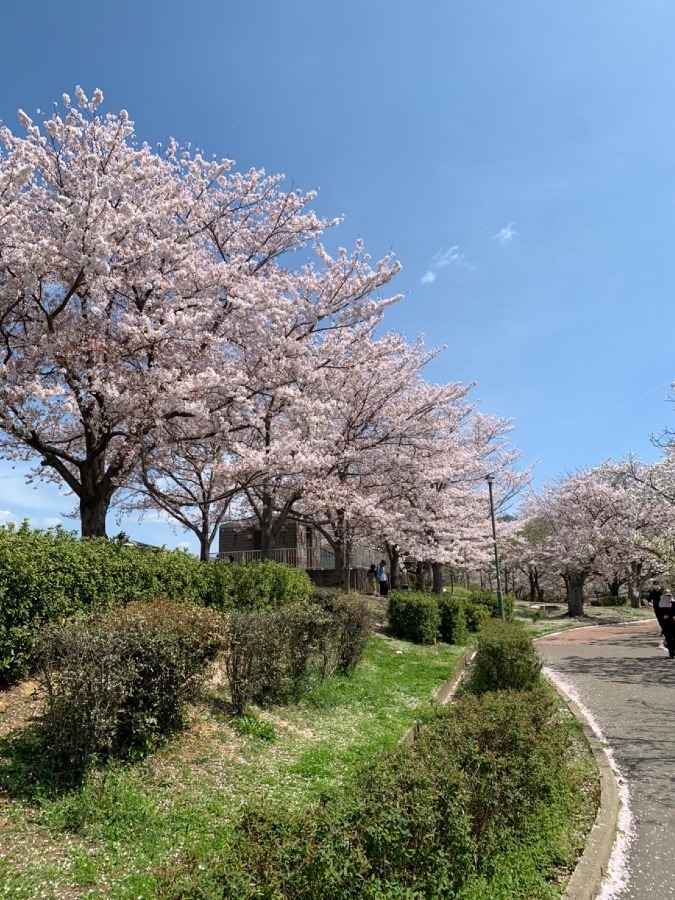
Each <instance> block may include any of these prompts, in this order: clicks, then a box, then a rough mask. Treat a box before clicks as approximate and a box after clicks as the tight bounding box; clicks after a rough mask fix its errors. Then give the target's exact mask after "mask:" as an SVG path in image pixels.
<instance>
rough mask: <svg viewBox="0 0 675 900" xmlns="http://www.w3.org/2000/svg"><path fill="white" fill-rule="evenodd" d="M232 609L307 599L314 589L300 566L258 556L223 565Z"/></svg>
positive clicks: (270, 606)
mask: <svg viewBox="0 0 675 900" xmlns="http://www.w3.org/2000/svg"><path fill="white" fill-rule="evenodd" d="M226 568H227V569H228V572H229V577H230V579H231V588H230V589H231V594H232V604H233V606H234V607H235V609H241V610H245V609H278V608H279V607H281V606H288V605H290V604H293V603H301V602H303V601H305V600H308V599H309V598H310V597H311V595H312V592H313V590H314V585H313V584H312V582H311V580H310V578H309V575H308V574H307V573H306V572H304V571H303V570H302V569H297V568H295V567H294V566H287V565H285V564H284V563H275V562H271V561H270V560H260V561H258V562H250V563H234V564H231V565H228V566H226Z"/></svg>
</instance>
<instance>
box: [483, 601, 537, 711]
mask: <svg viewBox="0 0 675 900" xmlns="http://www.w3.org/2000/svg"><path fill="white" fill-rule="evenodd" d="M540 671H541V662H540V661H539V657H538V656H537V652H536V650H535V649H534V644H533V643H532V638H531V637H530V635H529V634H528V632H527V631H525V629H524V628H523V627H522V626H521V625H520V624H519V623H511V622H501V621H500V620H499V619H492V620H490V621H489V622H487V623H486V624H485V625H483V627H482V629H481V630H480V632H479V634H478V651H477V653H476V658H475V660H474V662H473V666H472V669H471V679H470V687H471V690H472V691H474V692H475V693H484V692H486V691H504V690H515V691H528V690H531V689H532V688H533V687H534V686H535V685H536V684H537V682H538V680H539V673H540Z"/></svg>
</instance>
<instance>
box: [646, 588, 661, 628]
mask: <svg viewBox="0 0 675 900" xmlns="http://www.w3.org/2000/svg"><path fill="white" fill-rule="evenodd" d="M662 593H663V588H662V587H661V586H660V585H659V583H658V581H657V580H656V578H655V579H654V580H653V581H652V589H651V590H650V592H649V593H648V594H647V600H649V602H650V603H651V605H652V607H653V609H654V615H655V616H656V618H657V619H658V621H659V625H660V624H661V617H662V613H661V608H660V607H659V600H660V599H661V594H662Z"/></svg>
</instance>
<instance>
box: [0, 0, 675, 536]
mask: <svg viewBox="0 0 675 900" xmlns="http://www.w3.org/2000/svg"><path fill="white" fill-rule="evenodd" d="M98 6H99V5H98V4H92V3H84V2H81V0H66V3H62V4H53V3H47V2H44V0H37V2H36V0H33V2H31V3H30V4H28V3H24V4H19V3H12V4H7V7H8V8H7V9H6V10H3V28H2V39H1V40H2V53H1V54H0V85H2V88H1V89H0V119H2V120H3V121H4V122H5V123H6V124H8V125H10V126H12V127H14V125H15V123H16V110H17V108H18V107H23V108H24V109H26V111H28V112H29V113H30V114H33V112H34V111H35V110H36V109H37V108H38V107H39V108H42V109H47V108H49V104H50V102H51V101H53V100H56V99H58V98H59V97H60V96H61V94H62V93H63V92H64V91H68V92H69V93H72V92H73V89H74V87H75V85H76V84H81V85H82V86H83V87H84V89H85V91H87V92H88V93H91V92H92V91H93V89H94V88H95V87H100V88H101V89H102V90H103V91H104V93H105V95H106V107H108V108H112V109H119V108H121V107H124V108H126V109H128V110H129V111H130V113H131V115H132V117H133V118H134V119H135V121H136V124H137V130H138V132H139V134H140V136H141V137H142V138H144V139H147V140H149V141H151V142H155V141H165V140H166V139H167V137H168V136H173V137H176V138H177V139H178V140H180V141H182V142H187V141H190V142H192V144H193V145H198V146H199V147H200V148H202V149H203V150H204V151H207V152H209V153H215V154H216V155H218V156H229V157H232V158H234V159H236V160H237V163H238V166H239V167H242V168H248V167H250V166H263V167H265V168H266V169H267V171H269V172H284V173H285V174H286V175H287V176H288V177H289V178H290V179H292V180H293V181H294V182H295V184H296V185H297V186H299V187H300V188H303V189H309V188H318V189H319V190H320V194H319V198H318V201H317V204H316V206H317V208H318V209H319V211H320V212H322V213H325V214H328V215H331V216H333V215H338V214H344V216H345V217H346V218H345V222H344V224H343V225H342V226H341V227H340V229H339V239H340V243H341V244H346V245H347V246H349V245H350V244H351V243H353V240H354V239H355V238H356V237H357V236H361V237H363V239H364V240H365V242H366V246H367V248H368V249H369V250H370V251H371V252H372V254H373V255H374V256H377V255H382V254H383V253H385V252H386V251H388V250H389V249H393V250H394V252H395V253H396V255H397V257H398V258H399V259H400V260H401V262H402V263H403V266H404V269H403V272H402V273H401V275H400V276H399V277H398V278H397V279H396V285H395V286H396V289H397V290H399V291H401V292H402V293H404V294H405V300H404V301H403V302H402V303H401V304H399V305H398V306H397V307H394V308H393V309H392V310H391V311H390V314H389V316H388V320H387V322H388V325H389V327H391V328H392V329H395V330H398V331H402V332H405V333H406V334H408V335H409V337H411V338H413V337H415V336H416V335H417V334H418V333H419V332H422V333H424V334H425V336H426V340H427V343H428V344H429V345H432V346H435V345H447V351H446V352H445V353H444V354H443V355H442V356H441V357H440V358H439V359H438V360H437V361H436V362H434V363H433V365H432V367H431V369H430V373H429V375H430V377H431V378H432V379H434V380H439V381H440V380H444V381H445V380H458V381H464V382H470V381H476V382H477V386H476V388H475V390H474V395H475V397H476V398H477V399H478V398H479V399H480V400H481V404H482V407H483V408H484V409H485V410H486V411H488V412H494V413H499V414H502V415H506V416H510V417H513V419H514V420H515V424H516V431H515V433H514V438H513V439H514V442H515V443H516V444H517V445H518V446H519V447H520V448H521V449H522V452H523V458H524V461H525V462H527V463H530V462H533V461H535V460H538V466H537V470H536V481H537V483H540V482H541V481H544V480H546V479H548V478H550V477H552V476H554V475H556V474H558V473H562V472H565V471H569V470H572V469H574V468H576V467H577V466H579V465H592V464H594V463H597V462H599V461H601V460H602V459H604V458H606V457H608V456H614V457H619V456H622V455H623V454H625V453H627V452H628V451H635V452H637V453H638V454H639V455H641V456H642V457H643V458H646V459H654V458H656V452H655V451H654V449H653V448H652V446H651V444H650V435H651V434H654V433H657V432H659V431H660V430H661V429H662V428H663V427H664V426H667V425H670V426H675V421H673V407H672V406H670V405H669V404H668V402H667V397H668V396H669V394H670V383H671V382H672V381H673V380H674V379H675V359H674V358H673V357H674V355H673V352H672V350H671V334H672V331H673V324H674V321H673V320H674V318H675V316H674V313H673V308H674V307H673V302H672V297H673V292H674V282H675V278H674V275H675V254H673V247H674V246H675V240H674V239H675V216H674V201H675V171H674V168H675V117H674V116H673V105H674V100H673V98H674V97H675V56H674V55H673V53H672V45H673V40H674V38H675V5H674V4H672V2H667V0H663V2H661V0H640V3H635V2H634V0H631V2H628V0H597V2H595V3H592V4H589V3H588V2H587V0H584V2H581V0H568V2H567V3H565V4H552V3H542V2H541V0H510V2H509V3H504V2H501V0H484V2H482V3H475V2H472V0H456V2H450V3H449V2H440V0H418V2H416V3H401V4H399V5H398V6H396V5H384V4H382V3H378V2H375V0H359V2H355V0H340V2H337V0H313V2H310V0H286V2H282V3H280V2H273V0H259V2H250V0H249V2H247V3H243V2H239V3H222V2H219V3H217V2H215V0H214V2H212V0H193V2H191V3H189V4H185V3H177V2H174V0H163V2H161V3H160V2H157V0H144V2H142V3H139V2H135V3H131V2H129V0H120V2H117V3H115V4H106V5H101V8H100V9H98V8H97V7H98ZM337 236H338V233H336V238H337ZM71 505H72V502H71V500H69V499H68V498H66V497H63V496H61V495H60V494H59V493H58V491H57V490H56V488H55V487H54V486H42V487H38V488H37V490H34V489H32V488H31V487H25V486H24V484H23V479H22V477H21V469H20V468H19V469H16V470H12V469H11V468H10V467H9V465H8V464H6V463H2V462H0V510H2V511H4V512H3V513H0V520H1V519H2V518H3V517H4V519H5V520H6V519H8V518H10V517H18V518H21V517H22V516H23V515H29V516H30V517H31V520H32V521H33V522H34V523H35V524H36V525H42V524H52V523H54V522H55V521H57V520H58V519H59V518H60V515H61V513H63V512H65V511H67V510H68V509H69V507H70V506H71ZM66 524H67V525H68V526H69V527H74V526H75V524H76V523H74V522H73V521H66ZM123 527H124V528H125V530H127V531H128V532H129V533H130V534H132V535H133V536H136V537H138V538H139V539H143V540H149V541H152V542H155V543H161V542H166V543H167V544H168V545H171V546H173V545H176V544H178V543H181V542H182V541H185V540H186V537H185V535H183V534H174V533H173V532H172V531H171V529H169V528H168V527H167V526H166V525H164V524H162V523H161V522H146V523H144V524H142V525H138V524H137V523H135V522H133V521H127V522H125V523H124V526H123ZM116 528H117V526H116V525H115V523H114V521H113V519H112V518H111V521H110V524H109V532H113V531H114V530H116Z"/></svg>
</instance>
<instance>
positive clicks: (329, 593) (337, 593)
mask: <svg viewBox="0 0 675 900" xmlns="http://www.w3.org/2000/svg"><path fill="white" fill-rule="evenodd" d="M345 593H346V592H345V589H344V588H340V587H314V588H313V590H312V595H311V597H310V600H311V601H312V603H316V604H317V606H320V607H321V608H322V609H325V610H331V609H332V608H333V606H334V604H335V601H336V600H338V599H339V598H340V597H344V596H345Z"/></svg>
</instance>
